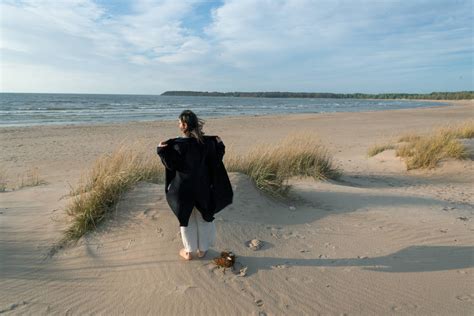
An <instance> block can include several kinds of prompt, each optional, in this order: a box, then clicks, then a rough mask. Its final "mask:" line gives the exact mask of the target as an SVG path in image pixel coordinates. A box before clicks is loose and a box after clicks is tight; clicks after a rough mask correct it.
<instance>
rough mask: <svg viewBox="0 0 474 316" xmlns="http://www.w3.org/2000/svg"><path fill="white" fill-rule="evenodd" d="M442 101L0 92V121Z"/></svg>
mask: <svg viewBox="0 0 474 316" xmlns="http://www.w3.org/2000/svg"><path fill="white" fill-rule="evenodd" d="M440 105H448V104H445V103H439V102H425V101H416V100H365V99H300V98H244V97H204V96H196V97H195V96H161V95H120V94H47V93H0V127H21V126H37V125H78V124H87V125H90V124H104V123H120V122H132V121H139V122H140V121H155V120H175V119H177V117H178V115H179V114H180V113H181V112H182V111H183V110H186V109H190V110H192V111H194V112H195V113H196V114H197V115H198V116H199V117H201V118H203V119H206V118H212V117H225V116H245V115H247V116H256V115H268V114H294V113H331V112H361V111H383V110H393V109H409V108H422V107H423V108H426V107H432V106H440Z"/></svg>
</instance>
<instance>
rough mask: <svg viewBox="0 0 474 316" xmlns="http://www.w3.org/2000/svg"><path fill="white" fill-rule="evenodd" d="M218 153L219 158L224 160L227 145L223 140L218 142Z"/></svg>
mask: <svg viewBox="0 0 474 316" xmlns="http://www.w3.org/2000/svg"><path fill="white" fill-rule="evenodd" d="M216 153H217V158H218V159H219V160H221V161H222V158H224V154H225V145H224V143H223V142H220V143H219V142H218V143H217V145H216Z"/></svg>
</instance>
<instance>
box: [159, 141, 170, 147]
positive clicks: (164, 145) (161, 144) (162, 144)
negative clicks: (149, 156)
mask: <svg viewBox="0 0 474 316" xmlns="http://www.w3.org/2000/svg"><path fill="white" fill-rule="evenodd" d="M166 146H168V144H167V143H166V142H160V144H159V145H158V147H166Z"/></svg>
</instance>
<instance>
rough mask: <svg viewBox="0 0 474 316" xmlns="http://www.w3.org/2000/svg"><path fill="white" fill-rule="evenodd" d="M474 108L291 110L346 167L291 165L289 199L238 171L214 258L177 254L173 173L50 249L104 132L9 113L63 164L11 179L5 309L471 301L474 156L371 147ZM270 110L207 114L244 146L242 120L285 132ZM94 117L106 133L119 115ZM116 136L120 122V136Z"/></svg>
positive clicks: (414, 307)
mask: <svg viewBox="0 0 474 316" xmlns="http://www.w3.org/2000/svg"><path fill="white" fill-rule="evenodd" d="M448 113H450V116H449V115H448ZM469 115H472V106H471V105H470V104H460V105H457V106H455V107H440V108H436V109H418V110H403V111H387V112H385V113H381V112H378V113H375V112H372V113H341V114H331V115H325V116H323V118H324V119H326V120H323V119H322V118H321V116H318V115H297V116H289V117H287V119H285V120H281V122H279V125H281V128H279V129H278V136H280V135H281V136H284V135H285V133H286V132H288V131H291V130H294V129H295V128H296V126H298V127H299V128H306V129H307V130H309V131H311V128H313V131H317V132H318V135H319V136H320V137H321V138H322V139H323V140H325V142H326V143H327V144H328V147H329V148H330V149H331V150H332V151H333V152H334V154H335V157H336V159H337V162H338V163H339V164H340V165H341V167H342V168H343V170H344V176H343V177H342V179H341V180H340V181H337V182H336V181H328V182H315V181H314V180H311V179H296V178H295V179H291V181H290V182H291V184H292V187H293V189H292V197H293V201H292V202H281V201H275V200H272V199H270V198H268V197H266V196H265V195H263V194H262V193H261V192H259V191H258V190H257V189H256V188H255V186H254V185H253V183H252V182H251V180H250V179H249V178H248V177H247V176H245V175H242V174H238V173H230V179H231V183H232V186H233V188H234V193H235V197H234V201H235V202H234V204H232V205H231V206H229V207H228V208H226V209H225V210H223V211H222V212H220V213H219V214H218V215H217V216H216V226H217V234H218V239H217V243H216V245H215V247H214V249H212V251H210V252H209V253H208V254H207V256H206V257H205V258H204V259H201V260H192V261H190V262H185V261H184V260H180V258H179V256H178V250H179V249H180V247H181V246H182V244H181V239H180V236H179V229H178V222H177V219H176V218H175V217H174V215H173V214H172V213H171V211H170V210H169V207H168V205H167V204H166V200H165V197H164V186H163V185H156V184H150V183H145V182H141V183H139V184H138V185H137V186H136V187H135V188H134V189H133V190H132V191H130V192H128V193H127V194H126V195H125V196H123V198H122V199H121V201H120V202H119V204H118V206H117V210H116V212H114V214H111V216H110V218H109V219H108V220H107V222H106V223H105V224H104V225H101V226H100V227H99V228H98V229H97V231H95V232H94V233H91V234H89V235H87V236H86V237H85V238H83V239H81V240H80V241H79V243H78V244H77V245H76V246H74V247H69V248H67V249H63V250H60V251H58V252H57V253H56V254H55V255H54V256H48V251H49V249H50V247H51V245H52V244H53V243H54V242H55V241H56V240H57V239H58V238H60V237H61V231H62V229H64V228H65V227H66V224H67V217H66V216H65V214H64V213H63V212H62V209H63V208H64V206H65V204H66V203H67V198H61V197H63V196H64V195H65V194H67V193H68V190H69V187H68V185H67V183H70V182H74V181H77V178H78V174H79V173H78V172H77V171H76V170H73V169H74V166H76V165H77V166H82V165H86V162H89V161H92V160H93V157H94V155H97V153H98V152H100V150H99V148H101V145H103V144H100V143H99V144H97V143H96V144H92V145H91V144H89V145H87V144H86V143H85V139H87V135H88V133H89V132H88V131H87V132H86V131H83V132H78V130H81V128H78V127H71V128H63V129H60V128H35V129H22V130H16V129H15V130H14V129H7V130H6V131H7V132H6V133H4V134H3V136H2V137H3V140H2V146H5V147H6V148H10V149H11V148H14V146H15V144H19V143H23V144H26V143H33V142H36V143H37V144H38V145H37V147H36V149H35V150H36V151H38V159H37V161H38V164H42V165H45V166H46V165H48V161H49V164H50V166H49V167H46V168H44V169H43V172H44V170H51V171H48V172H49V173H44V176H45V177H46V180H47V181H48V182H49V184H47V185H43V186H38V187H31V188H24V189H20V190H16V191H12V192H6V193H2V194H1V195H0V198H1V208H2V209H1V214H0V216H1V217H0V218H1V221H0V242H1V243H0V254H1V257H0V258H1V259H0V260H1V262H0V263H1V284H2V286H1V288H0V312H4V313H6V314H9V313H11V314H34V315H41V314H48V315H49V314H61V315H64V314H67V315H81V314H114V315H115V314H139V315H144V314H160V315H174V314H180V315H183V314H184V315H191V314H193V315H194V314H197V315H242V314H244V315H264V314H266V315H282V314H289V315H302V314H306V315H316V314H323V315H328V314H329V315H342V314H348V315H351V314H356V315H385V314H412V315H470V314H472V313H473V312H474V288H473V284H474V282H473V281H474V277H473V274H474V237H473V236H474V235H473V231H474V227H473V225H472V221H473V212H474V207H473V203H474V188H473V185H472V179H473V178H474V177H473V175H474V170H473V162H472V161H471V160H468V161H463V162H455V161H445V162H443V163H442V165H441V166H440V167H439V168H437V169H435V170H432V171H423V172H422V171H413V172H407V171H406V170H405V168H404V166H403V163H402V162H401V161H399V160H398V158H396V157H395V155H394V153H393V151H386V152H383V153H381V154H379V155H377V156H375V157H372V158H367V157H366V156H365V153H366V150H367V148H368V147H369V146H370V145H371V144H373V143H375V142H376V141H379V140H382V139H384V138H386V137H387V136H388V135H389V134H391V133H393V130H391V131H387V128H388V127H387V125H386V124H384V123H386V122H389V125H391V126H392V127H393V126H400V127H404V128H405V129H410V128H412V127H417V129H418V130H428V129H429V128H432V127H435V126H437V125H438V124H440V122H445V121H446V120H447V119H451V120H452V121H461V120H463V119H465V118H466V117H467V116H469ZM377 118H379V119H380V120H379V121H377V120H376V119H377ZM273 119H274V118H273ZM271 122H273V121H272V119H269V118H267V117H256V118H251V119H249V118H247V119H243V118H229V119H221V120H216V121H210V122H209V130H210V131H211V130H212V131H215V133H214V132H213V133H212V134H219V135H221V136H222V138H223V139H224V141H226V139H227V140H228V142H229V145H230V144H232V146H233V148H234V149H235V150H237V149H239V148H240V150H244V148H245V147H246V141H245V137H242V135H240V136H241V137H240V138H241V139H242V140H241V141H240V142H238V140H237V136H239V135H237V133H238V132H241V133H243V134H245V135H243V136H248V137H251V135H253V134H252V133H255V132H256V131H261V133H259V135H260V137H261V138H262V139H266V140H268V141H273V140H274V138H275V134H270V133H269V132H268V131H267V130H266V129H265V126H267V124H268V125H270V124H271ZM342 122H343V123H344V124H342ZM337 123H339V124H338V129H336V128H334V125H333V124H337ZM150 124H151V125H152V126H157V129H156V130H157V131H158V132H160V133H161V132H162V131H163V133H162V134H160V133H158V132H157V133H156V134H155V133H153V134H154V135H153V139H155V140H156V135H164V134H166V133H168V134H171V135H172V134H173V133H175V132H174V130H173V128H174V126H173V125H172V124H171V123H166V122H164V123H160V122H158V123H153V124H152V123H150ZM162 125H164V127H159V126H162ZM133 126H135V127H136V125H133ZM224 126H227V127H226V128H224ZM244 127H245V128H244ZM69 129H73V130H74V131H75V132H74V133H75V134H74V133H72V132H71V134H69V132H68V130H69ZM94 129H95V132H96V133H98V135H99V136H98V137H97V139H98V140H100V139H102V137H105V136H103V135H104V130H106V129H108V127H96V128H94ZM124 129H126V130H128V132H130V133H131V134H130V135H129V136H130V137H131V136H134V137H135V138H140V137H144V138H146V139H148V138H147V137H146V136H145V135H149V133H150V132H149V130H146V131H145V129H146V127H143V129H135V130H134V129H133V128H132V127H130V126H129V125H126V126H125V127H124ZM35 133H37V134H38V135H41V136H38V138H35V137H33V135H35ZM48 134H49V136H47V135H48ZM324 135H326V136H324ZM348 135H351V136H350V137H349V136H348ZM329 136H331V137H329ZM49 137H50V138H49ZM64 137H65V138H64ZM66 138H68V140H67V142H68V143H71V146H70V147H68V148H67V149H66V148H64V147H58V148H57V151H56V152H54V154H53V152H52V151H50V152H48V150H47V149H48V147H49V146H53V145H52V144H53V142H54V141H56V142H59V141H60V140H61V139H66ZM131 138H133V137H131ZM159 138H166V137H165V136H163V137H159ZM42 141H43V143H44V144H45V145H44V146H43V147H42V145H41V143H42ZM117 141H118V136H117V138H113V139H111V140H110V143H111V144H113V143H115V142H117ZM150 141H151V137H150ZM50 142H51V143H50ZM80 144H82V145H83V146H84V147H83V148H82V149H81V146H80ZM88 146H95V147H93V150H90V149H91V147H88ZM107 146H108V145H107ZM107 146H104V148H103V150H107V148H109V147H107ZM21 148H23V146H22V147H21ZM24 150H26V152H25V153H21V152H15V151H11V152H8V153H5V152H3V153H2V161H3V162H5V161H11V160H8V159H7V158H8V157H10V158H11V157H16V159H17V162H18V165H26V164H27V162H28V161H29V159H33V158H29V157H30V156H29V155H28V154H33V152H34V151H35V150H33V149H24ZM74 156H76V158H75V159H74V158H73V157H74ZM79 156H80V157H79ZM65 158H68V159H69V160H68V161H66V160H67V159H65ZM48 159H49V160H48ZM62 159H65V160H62ZM53 165H54V166H53ZM12 168H13V167H12ZM16 168H19V167H18V166H17V167H16ZM48 168H49V169H48ZM53 169H54V170H53ZM16 170H19V169H16ZM251 239H258V240H261V241H262V243H263V246H262V248H261V249H259V250H256V251H254V250H252V249H250V248H249V247H248V245H247V243H248V241H249V240H251ZM224 249H230V250H232V251H234V252H235V253H236V255H237V262H238V264H237V266H238V268H242V274H239V271H235V272H232V271H230V270H226V271H224V270H223V269H218V268H216V266H215V265H214V264H213V263H212V258H213V257H215V256H217V255H218V254H219V251H221V250H224ZM244 272H245V273H244ZM244 274H245V275H244Z"/></svg>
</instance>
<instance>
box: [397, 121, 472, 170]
mask: <svg viewBox="0 0 474 316" xmlns="http://www.w3.org/2000/svg"><path fill="white" fill-rule="evenodd" d="M459 135H461V134H460V133H459V130H457V129H454V128H452V129H446V128H443V129H439V130H437V131H436V132H434V133H433V134H432V135H428V136H423V137H421V136H420V137H419V138H416V139H414V140H412V141H410V142H408V143H407V144H404V145H402V146H400V147H399V148H398V149H397V156H399V157H402V158H404V159H405V163H406V165H407V170H410V169H418V168H421V169H431V168H434V167H436V166H437V164H438V163H439V161H441V160H442V159H445V158H454V159H466V158H467V156H468V155H467V149H466V147H465V146H464V145H463V144H462V143H461V142H460V141H459V140H458V136H459Z"/></svg>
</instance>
